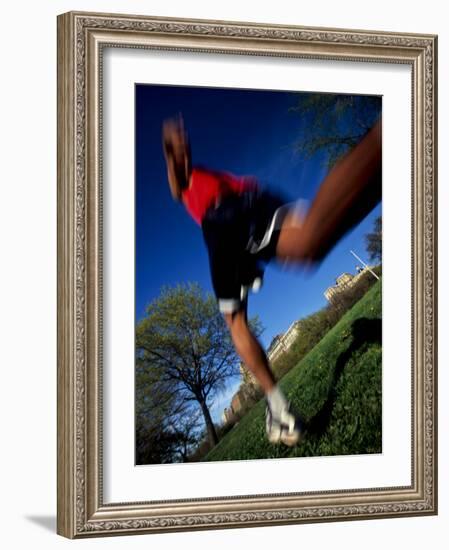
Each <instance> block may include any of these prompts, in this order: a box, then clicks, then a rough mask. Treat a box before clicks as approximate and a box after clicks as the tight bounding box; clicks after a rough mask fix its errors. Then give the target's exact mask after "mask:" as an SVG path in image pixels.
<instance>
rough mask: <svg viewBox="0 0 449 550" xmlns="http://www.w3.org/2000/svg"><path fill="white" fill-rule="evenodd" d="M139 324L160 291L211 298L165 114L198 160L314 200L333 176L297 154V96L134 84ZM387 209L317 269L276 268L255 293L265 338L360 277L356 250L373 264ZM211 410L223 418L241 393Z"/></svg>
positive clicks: (232, 385)
mask: <svg viewBox="0 0 449 550" xmlns="http://www.w3.org/2000/svg"><path fill="white" fill-rule="evenodd" d="M135 98H136V174H135V176H136V180H135V185H136V206H135V207H136V266H135V270H136V271H135V282H136V297H135V299H136V302H135V316H136V321H138V320H139V319H141V318H142V316H143V315H144V313H145V307H146V305H147V304H148V303H149V302H151V301H152V300H153V299H154V298H156V297H157V296H158V295H159V292H160V288H161V286H162V285H165V284H169V285H175V284H176V283H179V282H185V281H197V282H198V283H199V284H200V285H201V286H202V288H204V290H205V291H208V292H212V285H211V280H210V274H209V264H208V258H207V251H206V248H205V245H204V242H203V237H202V233H201V228H200V227H199V226H198V225H197V224H196V223H195V222H194V221H193V220H192V219H191V218H190V216H189V215H188V214H187V212H186V210H185V209H184V207H183V205H182V204H180V203H175V202H174V201H173V200H172V199H171V195H170V191H169V188H168V183H167V176H166V168H165V162H164V157H163V152H162V147H161V126H162V121H163V120H164V119H165V118H168V117H171V116H174V115H176V114H177V113H179V112H182V114H183V117H184V123H185V126H186V129H187V130H188V132H189V136H190V141H191V147H192V159H193V163H194V164H202V165H206V166H208V167H210V168H214V169H224V170H228V171H230V172H233V173H235V174H238V175H243V174H248V175H249V174H250V175H253V176H256V177H257V178H258V180H259V182H260V183H261V185H263V186H266V187H268V188H270V189H274V190H279V191H281V192H282V193H283V194H284V195H286V196H287V198H288V199H289V200H296V199H298V198H303V199H306V200H308V201H310V200H311V199H312V198H313V197H314V195H315V193H316V191H317V189H318V187H319V185H320V183H321V181H322V180H323V178H324V177H325V175H326V170H325V168H324V167H323V165H322V162H321V160H322V159H321V158H320V157H319V156H316V157H314V158H313V159H311V160H308V161H303V160H301V158H299V157H298V155H297V154H296V153H295V152H294V143H295V141H296V140H297V139H298V136H300V135H303V134H304V132H307V130H308V128H307V121H306V120H304V119H301V118H300V117H299V115H298V114H296V113H292V112H289V110H288V109H289V107H291V106H293V105H295V103H296V102H297V95H296V94H294V93H289V92H278V91H272V92H270V91H254V90H234V89H232V90H230V89H221V88H195V87H183V86H155V85H136V96H135ZM380 213H381V204H380V205H379V206H377V207H376V208H375V209H374V210H373V211H372V212H371V213H370V214H369V215H368V216H367V217H366V218H365V219H364V220H363V221H362V222H361V223H360V224H359V225H358V226H357V227H356V228H354V229H353V230H352V231H351V232H350V233H349V234H347V235H346V236H345V237H344V238H343V239H342V240H341V241H340V242H339V243H338V245H337V246H336V247H335V248H334V249H333V250H332V252H331V253H330V254H329V255H328V257H327V258H326V260H325V261H324V262H323V263H322V264H321V265H320V267H319V269H318V270H317V271H315V272H313V273H309V274H305V273H302V272H301V271H299V270H293V271H285V270H282V269H280V268H279V267H277V266H276V265H275V264H273V265H271V264H269V265H268V267H267V270H266V273H265V279H264V286H263V288H262V289H261V291H260V292H259V293H258V294H254V295H250V299H249V308H248V312H249V315H250V316H253V315H256V314H257V315H259V318H260V320H261V322H262V324H263V326H264V328H265V330H264V333H263V334H262V336H261V341H262V343H263V345H264V346H265V347H268V345H269V343H270V342H271V339H272V338H273V337H274V336H275V335H276V334H278V333H280V332H284V331H285V330H286V329H287V328H288V326H289V325H290V324H291V323H292V322H293V321H295V320H296V319H299V318H301V317H304V316H306V315H308V314H310V313H313V312H314V311H317V310H318V309H320V308H321V307H323V306H324V305H325V304H326V299H325V297H324V295H323V292H324V291H325V289H326V288H327V287H329V286H330V285H332V284H333V283H334V281H335V278H336V277H337V276H338V275H340V274H341V273H342V272H344V271H349V272H352V273H354V272H355V267H356V265H357V262H356V260H355V259H354V258H353V256H352V255H351V254H350V252H349V251H350V250H351V249H352V250H354V251H355V252H356V253H357V254H358V255H359V256H360V257H361V258H362V259H365V260H366V259H367V256H366V252H365V243H364V235H365V234H366V233H367V232H369V231H371V230H372V227H373V222H374V219H375V218H376V217H377V216H378V215H379V214H380ZM238 382H239V381H238V380H236V379H235V380H230V382H229V385H228V388H227V391H226V392H225V393H224V395H222V396H221V397H220V398H217V399H216V400H215V404H214V406H213V407H212V415H213V418H214V420H218V419H219V417H220V415H221V413H222V411H223V408H224V406H226V405H227V404H228V403H229V398H230V396H231V395H232V394H233V393H234V392H235V390H236V389H237V387H238Z"/></svg>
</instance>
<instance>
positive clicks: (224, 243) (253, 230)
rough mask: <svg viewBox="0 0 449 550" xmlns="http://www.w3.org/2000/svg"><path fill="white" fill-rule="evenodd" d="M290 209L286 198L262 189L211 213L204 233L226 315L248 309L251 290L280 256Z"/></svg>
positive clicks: (231, 198)
mask: <svg viewBox="0 0 449 550" xmlns="http://www.w3.org/2000/svg"><path fill="white" fill-rule="evenodd" d="M290 204H291V203H290ZM288 206H289V203H288V201H287V200H286V198H285V197H282V196H280V195H278V194H274V193H272V192H269V191H265V190H260V189H259V190H255V191H253V190H251V191H246V192H244V193H242V194H239V195H237V194H234V195H228V196H226V197H223V198H222V200H221V202H220V203H219V205H218V206H217V207H211V208H209V209H208V210H207V212H206V215H205V217H204V218H203V222H202V230H203V236H204V241H205V243H206V246H207V250H208V253H209V265H210V272H211V278H212V286H213V288H214V292H215V296H216V298H217V300H218V306H219V309H220V311H221V312H222V313H232V312H234V311H238V310H239V309H241V308H242V307H246V299H247V291H248V287H249V286H251V283H252V281H253V280H254V278H255V276H256V275H258V274H260V273H261V272H263V269H264V267H265V264H266V263H268V262H269V261H270V260H271V259H272V258H273V257H274V256H275V254H276V244H277V241H278V238H279V232H280V226H281V224H282V220H283V219H284V217H285V214H286V213H287V211H288Z"/></svg>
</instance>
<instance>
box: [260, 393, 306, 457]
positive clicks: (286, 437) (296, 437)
mask: <svg viewBox="0 0 449 550" xmlns="http://www.w3.org/2000/svg"><path fill="white" fill-rule="evenodd" d="M265 415H266V416H265V429H266V432H267V437H268V441H269V442H270V443H275V444H278V443H284V445H288V446H289V447H292V446H293V445H297V444H298V443H299V442H300V441H301V439H302V434H303V423H302V421H301V419H300V418H299V416H298V415H295V414H294V413H293V412H292V411H291V410H290V402H289V403H288V406H287V407H286V408H285V409H284V410H283V411H282V412H281V415H280V417H274V416H273V413H272V412H271V409H270V407H269V405H267V407H266V409H265Z"/></svg>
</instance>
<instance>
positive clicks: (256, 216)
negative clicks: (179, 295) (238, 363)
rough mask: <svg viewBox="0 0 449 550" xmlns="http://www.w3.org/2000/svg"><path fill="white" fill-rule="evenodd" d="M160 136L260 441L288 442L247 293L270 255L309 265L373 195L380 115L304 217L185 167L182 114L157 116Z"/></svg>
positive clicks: (377, 183) (287, 413)
mask: <svg viewBox="0 0 449 550" xmlns="http://www.w3.org/2000/svg"><path fill="white" fill-rule="evenodd" d="M162 137H163V150H164V156H165V161H166V165H167V175H168V183H169V186H170V191H171V194H172V197H173V199H174V200H176V201H181V202H182V203H183V204H184V206H185V208H186V209H187V212H188V213H189V214H190V216H191V217H192V218H193V219H194V221H195V222H196V223H197V224H198V225H199V226H201V229H202V232H203V237H204V241H205V244H206V246H207V250H208V255H209V264H210V272H211V279H212V286H213V289H214V292H215V296H216V298H217V301H218V307H219V309H220V311H221V312H222V314H223V315H224V319H225V321H226V324H227V326H228V328H229V331H230V334H231V338H232V341H233V343H234V346H235V349H236V351H237V353H238V355H239V356H240V358H241V360H242V361H243V363H244V364H245V366H246V367H247V368H248V369H249V370H250V371H251V372H252V373H253V374H254V376H255V377H256V379H257V380H258V382H259V384H260V386H261V387H262V389H263V391H264V392H265V396H266V401H267V406H266V432H267V437H268V440H269V441H270V442H272V443H280V442H282V443H284V444H285V445H288V446H292V445H296V444H297V443H298V442H299V441H300V440H301V436H302V434H303V429H304V428H303V422H302V420H301V418H300V416H299V415H298V414H297V413H295V412H294V411H293V410H292V407H291V404H290V402H289V401H288V400H287V399H286V397H285V395H284V394H283V392H282V391H281V389H280V387H279V385H278V384H277V381H276V379H275V377H274V374H273V372H272V370H271V368H270V365H269V361H268V358H267V355H266V353H265V351H264V349H263V347H262V346H261V344H260V343H259V341H258V340H257V338H256V337H255V335H254V334H253V333H252V332H251V329H250V327H249V324H248V317H247V304H248V292H249V290H253V291H257V290H258V289H259V288H260V286H261V283H262V276H263V271H264V267H265V265H266V264H267V263H268V262H269V261H271V260H276V261H278V262H280V263H285V264H292V263H294V264H298V265H317V264H318V263H319V262H321V261H322V260H323V259H324V257H325V256H326V255H327V253H328V252H329V251H330V250H331V249H332V247H333V246H334V245H335V244H336V242H337V241H338V240H339V239H340V238H341V237H342V236H343V235H344V234H345V233H346V232H347V231H348V230H349V229H351V228H352V227H354V226H355V225H356V224H357V223H358V222H359V221H361V220H362V219H363V218H364V217H365V216H366V215H367V214H368V213H369V212H370V211H371V210H372V209H373V208H374V206H376V204H377V203H378V202H379V201H380V200H381V170H382V164H381V158H382V140H381V120H380V119H379V120H378V121H377V123H376V124H375V125H374V126H373V127H372V128H371V130H370V131H369V132H368V133H367V134H366V135H365V137H364V138H363V139H362V140H361V141H360V143H359V144H358V145H356V146H355V147H354V148H353V149H352V150H351V151H349V152H348V153H347V154H346V155H345V156H344V157H343V158H342V159H341V160H340V161H339V162H338V163H337V164H336V165H335V166H334V167H333V168H332V170H331V171H330V172H329V173H328V175H327V176H326V178H325V179H324V180H323V182H322V184H321V186H320V189H319V191H318V193H317V195H316V197H315V199H314V200H313V202H312V204H311V206H310V208H309V209H308V211H307V213H305V214H304V213H301V212H300V211H298V208H297V206H298V204H299V203H287V201H286V200H285V198H284V197H281V196H278V195H277V194H273V193H271V192H269V191H266V190H262V189H261V188H260V186H259V184H258V182H257V180H256V179H255V178H252V177H237V176H235V175H233V174H231V173H229V172H225V171H212V170H209V169H207V168H205V167H202V166H199V165H195V166H193V165H192V157H191V150H190V143H189V139H188V135H187V133H186V131H185V129H184V124H183V120H182V117H179V118H177V119H170V120H167V121H165V122H164V124H163V129H162Z"/></svg>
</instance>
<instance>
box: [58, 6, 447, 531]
mask: <svg viewBox="0 0 449 550" xmlns="http://www.w3.org/2000/svg"><path fill="white" fill-rule="evenodd" d="M57 31H58V42H57V53H58V58H57V60H58V79H57V82H58V87H57V92H58V93H57V102H58V116H57V119H58V126H57V128H58V132H57V159H58V162H57V174H58V187H57V205H58V212H57V214H58V216H57V221H58V223H57V236H58V239H57V244H58V246H57V261H58V270H57V274H58V293H57V297H58V303H57V313H58V323H57V325H58V350H57V354H58V379H57V388H58V391H57V444H58V453H57V532H58V533H59V534H60V535H62V536H64V537H68V538H83V537H103V536H121V535H128V534H145V533H153V534H155V533H162V532H169V531H195V530H198V531H199V530H208V529H227V528H235V527H244V528H247V527H257V526H260V527H261V526H275V525H280V524H306V523H312V522H323V523H331V522H336V521H338V522H340V521H348V520H351V521H352V520H364V519H381V518H387V517H389V518H399V517H408V516H424V515H435V514H437V512H438V494H437V481H438V480H437V458H438V452H437V451H438V449H437V391H436V390H437V355H436V353H437V339H436V326H437V311H436V297H437V271H436V261H437V254H436V252H437V249H436V246H437V235H436V210H435V205H436V200H437V158H436V155H437V145H438V144H437V35H435V34H425V33H415V32H407V31H405V32H404V30H403V31H401V29H397V30H396V31H386V30H383V31H376V30H372V29H369V28H367V29H365V30H360V29H359V30H357V29H356V28H351V27H349V26H348V27H344V26H343V27H341V28H337V27H336V28H329V27H326V26H322V27H310V26H300V25H299V24H292V25H290V24H287V23H285V24H272V23H270V22H267V23H262V22H255V21H241V22H236V21H226V20H214V19H196V18H190V19H189V18H182V17H175V16H173V17H171V16H170V17H165V16H164V17H159V16H149V15H127V14H114V13H109V12H107V13H96V12H82V11H81V12H73V11H72V12H66V13H63V14H61V15H59V16H58V24H57Z"/></svg>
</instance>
